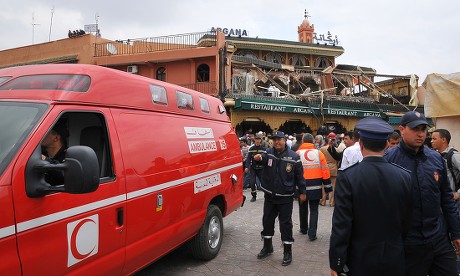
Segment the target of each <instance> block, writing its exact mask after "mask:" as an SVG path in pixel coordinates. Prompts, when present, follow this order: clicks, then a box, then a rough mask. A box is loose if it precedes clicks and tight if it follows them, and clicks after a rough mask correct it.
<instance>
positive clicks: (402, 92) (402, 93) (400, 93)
mask: <svg viewBox="0 0 460 276" xmlns="http://www.w3.org/2000/svg"><path fill="white" fill-rule="evenodd" d="M397 96H407V87H399V89H398V95H397Z"/></svg>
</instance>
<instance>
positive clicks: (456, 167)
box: [431, 129, 460, 207]
mask: <svg viewBox="0 0 460 276" xmlns="http://www.w3.org/2000/svg"><path fill="white" fill-rule="evenodd" d="M450 139H451V136H450V132H449V131H448V130H446V129H436V130H434V131H433V133H432V134H431V146H432V147H433V149H434V150H437V151H438V152H439V153H441V155H442V157H444V160H445V161H446V165H447V177H448V178H449V182H450V187H451V188H452V191H453V197H454V200H455V201H456V202H457V205H459V202H460V197H459V195H460V153H459V152H458V151H457V150H456V149H454V148H453V147H451V146H449V143H450ZM459 207H460V206H459Z"/></svg>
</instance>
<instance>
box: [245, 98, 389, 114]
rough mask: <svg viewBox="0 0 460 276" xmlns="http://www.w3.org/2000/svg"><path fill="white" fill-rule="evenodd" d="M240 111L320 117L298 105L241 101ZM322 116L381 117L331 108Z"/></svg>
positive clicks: (327, 108) (364, 112)
mask: <svg viewBox="0 0 460 276" xmlns="http://www.w3.org/2000/svg"><path fill="white" fill-rule="evenodd" d="M240 108H241V109H244V110H257V111H273V112H283V113H295V114H313V113H312V111H313V112H314V113H315V114H316V115H320V114H321V112H320V110H319V109H318V108H317V107H313V108H309V107H307V106H298V105H283V104H274V103H254V102H244V101H241V105H240ZM323 110H324V114H326V115H335V116H346V117H371V116H374V117H380V118H381V117H382V114H381V113H380V112H379V111H367V110H355V109H346V108H332V107H325V108H324V109H323Z"/></svg>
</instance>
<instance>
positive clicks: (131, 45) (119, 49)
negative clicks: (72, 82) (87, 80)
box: [94, 32, 216, 57]
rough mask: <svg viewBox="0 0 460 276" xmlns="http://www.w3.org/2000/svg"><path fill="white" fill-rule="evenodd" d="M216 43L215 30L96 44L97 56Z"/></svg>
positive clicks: (140, 52) (139, 52)
mask: <svg viewBox="0 0 460 276" xmlns="http://www.w3.org/2000/svg"><path fill="white" fill-rule="evenodd" d="M215 45H216V34H215V33H214V32H201V33H189V34H179V35H170V36H160V37H149V38H138V39H127V40H116V41H111V42H102V43H96V44H95V53H94V56H95V57H103V56H114V55H132V54H142V53H151V52H158V51H168V50H178V49H187V48H197V47H211V46H215Z"/></svg>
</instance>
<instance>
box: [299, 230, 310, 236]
mask: <svg viewBox="0 0 460 276" xmlns="http://www.w3.org/2000/svg"><path fill="white" fill-rule="evenodd" d="M299 232H300V234H302V235H306V234H308V231H304V230H302V229H299Z"/></svg>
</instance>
